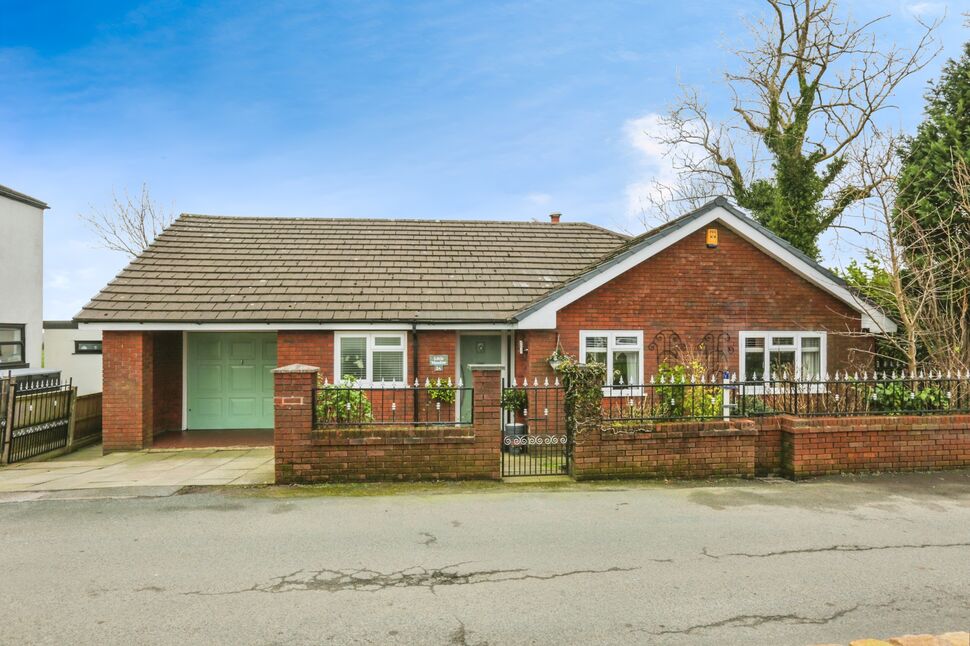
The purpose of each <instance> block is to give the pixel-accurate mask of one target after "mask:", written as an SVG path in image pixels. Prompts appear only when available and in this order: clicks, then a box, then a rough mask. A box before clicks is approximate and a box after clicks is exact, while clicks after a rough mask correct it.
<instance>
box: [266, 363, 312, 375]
mask: <svg viewBox="0 0 970 646" xmlns="http://www.w3.org/2000/svg"><path fill="white" fill-rule="evenodd" d="M287 372H296V373H301V372H320V368H317V367H316V366H308V365H306V364H305V363H291V364H290V365H288V366H281V367H279V368H275V369H274V370H273V374H277V373H287Z"/></svg>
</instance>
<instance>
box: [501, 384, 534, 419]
mask: <svg viewBox="0 0 970 646" xmlns="http://www.w3.org/2000/svg"><path fill="white" fill-rule="evenodd" d="M501 403H502V408H503V409H504V410H506V411H508V412H510V413H521V412H522V411H524V410H525V409H526V408H527V407H528V406H529V396H528V393H526V391H525V389H524V388H505V389H503V390H502V402H501Z"/></svg>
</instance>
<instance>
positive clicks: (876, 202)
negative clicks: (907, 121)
mask: <svg viewBox="0 0 970 646" xmlns="http://www.w3.org/2000/svg"><path fill="white" fill-rule="evenodd" d="M882 143H883V144H884V145H882V146H878V145H872V146H869V147H867V151H868V154H867V155H865V156H863V157H860V158H858V160H857V161H858V168H859V170H860V173H861V174H862V175H864V176H865V181H869V182H872V183H873V185H874V186H875V188H874V190H873V192H872V195H871V196H870V197H869V199H867V200H866V202H865V205H864V209H865V213H866V217H867V218H869V219H870V221H871V222H872V224H873V227H872V231H871V232H870V235H871V238H870V240H871V241H872V244H871V245H870V252H871V253H872V255H873V256H874V257H875V258H877V259H878V260H879V262H880V263H881V264H882V265H883V267H884V268H885V271H886V274H887V280H885V281H872V282H870V283H869V284H868V285H867V286H866V291H867V292H868V296H869V297H870V298H872V299H873V300H875V301H877V302H881V303H889V304H891V306H892V309H894V310H895V314H896V316H897V317H898V319H899V323H900V330H899V332H898V333H897V334H895V335H883V338H882V342H883V343H884V344H886V345H887V346H888V347H890V348H892V349H893V350H895V352H894V354H899V355H902V356H903V357H905V361H906V364H907V367H908V369H909V370H911V371H916V370H917V369H918V368H919V367H920V366H921V365H926V366H928V367H931V368H934V369H943V370H961V371H963V370H967V369H968V368H970V327H968V320H970V319H968V314H970V249H968V248H967V246H966V244H965V242H964V240H965V238H964V236H962V235H960V234H959V231H960V228H961V226H962V225H961V222H964V221H966V218H968V217H970V167H968V166H967V163H966V161H965V160H963V159H959V158H956V159H954V164H953V169H954V170H953V173H952V174H951V175H950V176H949V177H948V178H947V179H946V187H945V188H946V189H947V190H950V191H952V192H953V194H954V195H955V196H956V200H955V204H956V206H955V207H954V208H953V209H952V210H951V211H949V212H946V213H939V214H938V215H939V217H938V218H931V219H927V218H925V217H920V215H919V214H917V213H915V212H910V211H909V210H908V209H907V208H904V207H901V206H900V205H899V204H898V203H897V201H896V199H895V197H896V193H897V192H898V190H899V188H900V187H899V184H898V181H897V180H898V177H899V164H900V161H899V156H898V154H897V153H898V140H896V139H893V138H888V139H885V140H884V141H883V142H882ZM941 245H943V247H942V249H943V253H941V252H940V250H941Z"/></svg>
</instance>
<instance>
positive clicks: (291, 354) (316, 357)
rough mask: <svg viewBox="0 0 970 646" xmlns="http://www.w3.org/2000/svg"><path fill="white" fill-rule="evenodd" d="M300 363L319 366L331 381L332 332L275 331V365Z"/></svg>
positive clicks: (322, 373) (321, 371)
mask: <svg viewBox="0 0 970 646" xmlns="http://www.w3.org/2000/svg"><path fill="white" fill-rule="evenodd" d="M295 363H302V364H305V365H308V366H316V367H317V368H320V374H321V375H323V376H324V377H326V378H327V379H329V380H330V381H333V332H330V331H328V330H279V331H278V332H277V333H276V365H278V366H290V365H293V364H295Z"/></svg>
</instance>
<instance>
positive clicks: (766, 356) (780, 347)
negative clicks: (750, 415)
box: [740, 332, 826, 381]
mask: <svg viewBox="0 0 970 646" xmlns="http://www.w3.org/2000/svg"><path fill="white" fill-rule="evenodd" d="M825 341H826V334H825V332H742V333H741V365H740V374H741V376H742V377H743V379H744V380H745V381H763V380H764V379H765V375H768V376H769V377H771V376H778V377H797V378H799V379H821V377H822V375H824V374H825Z"/></svg>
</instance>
